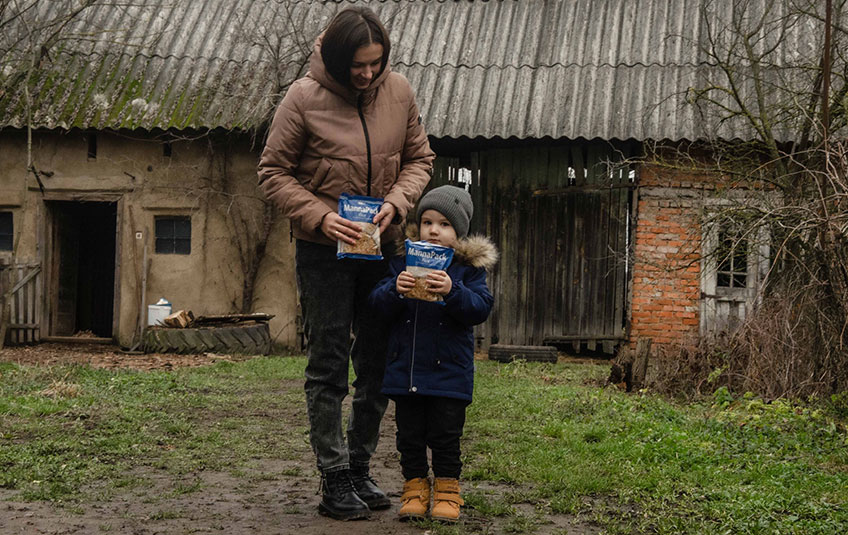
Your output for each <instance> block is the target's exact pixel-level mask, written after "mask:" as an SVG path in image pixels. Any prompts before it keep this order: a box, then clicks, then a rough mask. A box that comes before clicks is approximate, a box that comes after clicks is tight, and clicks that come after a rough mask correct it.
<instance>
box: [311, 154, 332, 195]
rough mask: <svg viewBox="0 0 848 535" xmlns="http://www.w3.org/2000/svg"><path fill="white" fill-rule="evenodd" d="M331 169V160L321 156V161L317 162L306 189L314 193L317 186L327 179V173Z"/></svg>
mask: <svg viewBox="0 0 848 535" xmlns="http://www.w3.org/2000/svg"><path fill="white" fill-rule="evenodd" d="M332 169H333V162H332V161H331V160H328V159H327V158H321V163H319V164H318V168H317V169H316V170H315V174H314V175H312V180H310V181H309V186H308V187H307V189H309V191H311V192H313V193H315V192H316V191H318V188H320V187H321V184H323V183H324V181H325V180H327V175H329V174H330V170H332Z"/></svg>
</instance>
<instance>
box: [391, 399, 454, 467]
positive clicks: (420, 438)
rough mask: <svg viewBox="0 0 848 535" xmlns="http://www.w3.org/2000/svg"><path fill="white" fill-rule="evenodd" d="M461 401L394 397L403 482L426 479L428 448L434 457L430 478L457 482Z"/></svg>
mask: <svg viewBox="0 0 848 535" xmlns="http://www.w3.org/2000/svg"><path fill="white" fill-rule="evenodd" d="M468 405H469V402H468V401H466V400H463V399H453V398H443V397H431V396H397V397H396V398H395V419H396V420H397V449H398V451H399V452H400V468H401V472H402V473H403V477H404V479H414V478H417V477H427V476H428V474H429V467H428V465H427V448H428V447H429V448H430V451H431V453H432V457H433V476H434V477H446V478H452V479H458V478H459V474H460V472H461V471H462V461H461V460H460V458H459V457H460V451H459V439H460V437H461V436H462V429H463V427H464V426H465V408H466V407H467V406H468Z"/></svg>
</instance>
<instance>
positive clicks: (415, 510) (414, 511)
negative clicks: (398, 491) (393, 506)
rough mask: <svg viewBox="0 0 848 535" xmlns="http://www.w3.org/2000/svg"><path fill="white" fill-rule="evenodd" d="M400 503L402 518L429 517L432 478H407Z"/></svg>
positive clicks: (399, 513) (400, 515)
mask: <svg viewBox="0 0 848 535" xmlns="http://www.w3.org/2000/svg"><path fill="white" fill-rule="evenodd" d="M400 504H401V505H400V511H398V516H399V517H400V519H401V520H408V519H410V518H427V512H428V511H429V510H430V480H429V479H427V478H426V477H416V478H415V479H408V480H406V482H405V483H404V484H403V494H402V495H401V497H400Z"/></svg>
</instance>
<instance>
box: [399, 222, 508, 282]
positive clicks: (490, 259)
mask: <svg viewBox="0 0 848 535" xmlns="http://www.w3.org/2000/svg"><path fill="white" fill-rule="evenodd" d="M406 237H407V238H409V239H410V240H412V241H418V240H420V239H421V233H420V232H419V231H418V225H417V224H416V223H409V224H407V225H406ZM398 254H400V255H401V256H404V255H405V254H406V247H405V246H404V244H403V243H401V244H400V250H399V251H398ZM454 256H455V257H456V258H458V259H459V260H460V261H462V262H464V263H466V264H468V265H470V266H473V267H476V268H482V269H485V270H486V271H491V270H492V268H493V267H495V264H497V263H498V257H499V253H498V248H497V247H495V244H494V243H493V242H492V240H490V239H489V238H488V237H486V236H482V235H480V234H474V235H471V236H466V237H465V238H459V240H457V244H456V248H454Z"/></svg>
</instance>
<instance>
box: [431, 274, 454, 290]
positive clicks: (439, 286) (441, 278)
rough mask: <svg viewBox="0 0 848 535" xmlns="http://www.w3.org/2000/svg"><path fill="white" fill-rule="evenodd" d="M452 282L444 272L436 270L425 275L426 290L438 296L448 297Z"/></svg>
mask: <svg viewBox="0 0 848 535" xmlns="http://www.w3.org/2000/svg"><path fill="white" fill-rule="evenodd" d="M452 287H453V281H452V280H451V278H450V275H448V274H447V273H446V272H444V271H441V270H437V271H431V272H430V273H428V274H427V289H428V290H430V291H431V292H433V293H436V294H439V295H448V293H449V292H450V291H451V288H452Z"/></svg>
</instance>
